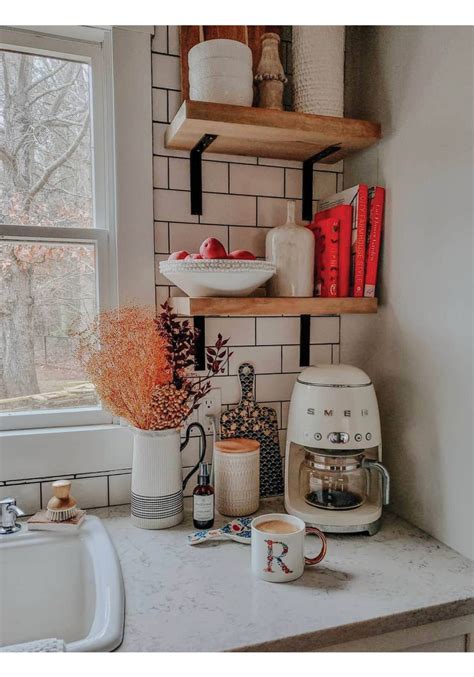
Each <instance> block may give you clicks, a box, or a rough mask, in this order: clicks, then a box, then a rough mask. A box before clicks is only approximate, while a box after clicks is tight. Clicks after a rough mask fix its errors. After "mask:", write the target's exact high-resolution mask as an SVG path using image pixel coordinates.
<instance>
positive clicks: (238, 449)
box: [214, 437, 260, 454]
mask: <svg viewBox="0 0 474 677" xmlns="http://www.w3.org/2000/svg"><path fill="white" fill-rule="evenodd" d="M214 446H215V448H216V449H218V450H219V451H221V452H222V453H224V454H246V453H248V452H251V451H258V450H259V449H260V444H259V442H256V441H255V440H248V439H245V438H244V437H230V438H229V439H226V440H218V441H217V442H216V443H215V445H214Z"/></svg>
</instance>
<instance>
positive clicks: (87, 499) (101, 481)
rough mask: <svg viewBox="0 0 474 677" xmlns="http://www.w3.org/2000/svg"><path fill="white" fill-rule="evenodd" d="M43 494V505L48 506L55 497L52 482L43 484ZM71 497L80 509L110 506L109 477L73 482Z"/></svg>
mask: <svg viewBox="0 0 474 677" xmlns="http://www.w3.org/2000/svg"><path fill="white" fill-rule="evenodd" d="M41 493H42V500H43V504H42V507H43V508H46V505H47V503H48V501H49V499H50V498H51V496H52V495H53V492H52V489H51V483H50V482H42V484H41ZM71 495H72V496H74V498H75V499H76V501H77V505H78V506H79V508H82V509H83V510H87V509H88V508H100V507H102V506H104V505H108V492H107V477H105V476H102V477H88V478H84V479H79V480H72V481H71Z"/></svg>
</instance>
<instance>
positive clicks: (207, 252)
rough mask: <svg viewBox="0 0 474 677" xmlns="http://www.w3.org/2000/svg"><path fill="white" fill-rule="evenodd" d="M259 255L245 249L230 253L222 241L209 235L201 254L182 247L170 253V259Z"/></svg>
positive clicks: (231, 257) (249, 257)
mask: <svg viewBox="0 0 474 677" xmlns="http://www.w3.org/2000/svg"><path fill="white" fill-rule="evenodd" d="M256 258H257V257H256V256H255V255H254V254H252V252H248V251H246V250H245V249H236V250H235V251H233V252H230V254H228V253H227V252H226V249H225V247H224V245H223V244H222V242H219V240H217V239H216V238H215V237H208V238H207V239H206V240H204V242H203V243H202V244H201V246H200V247H199V254H189V252H187V251H185V250H184V249H182V250H181V251H179V252H173V253H172V254H170V255H169V257H168V259H169V260H170V261H177V260H184V261H191V260H192V259H247V260H254V259H256Z"/></svg>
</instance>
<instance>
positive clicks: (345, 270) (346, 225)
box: [314, 205, 352, 296]
mask: <svg viewBox="0 0 474 677" xmlns="http://www.w3.org/2000/svg"><path fill="white" fill-rule="evenodd" d="M326 219H338V220H339V276H338V294H337V295H338V296H349V277H350V267H351V239H352V207H351V206H350V205H337V206H335V207H331V208H329V209H324V210H323V211H321V212H317V214H315V217H314V222H315V223H316V225H320V222H321V221H323V220H326Z"/></svg>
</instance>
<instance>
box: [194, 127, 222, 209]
mask: <svg viewBox="0 0 474 677" xmlns="http://www.w3.org/2000/svg"><path fill="white" fill-rule="evenodd" d="M215 139H217V134H204V136H202V137H201V138H200V139H199V141H198V142H197V144H196V145H195V146H194V148H193V149H192V151H191V155H190V171H191V214H202V165H201V158H202V154H203V153H204V151H205V150H206V148H208V147H209V146H210V145H211V143H212V142H213V141H214V140H215Z"/></svg>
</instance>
